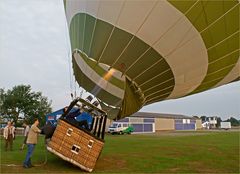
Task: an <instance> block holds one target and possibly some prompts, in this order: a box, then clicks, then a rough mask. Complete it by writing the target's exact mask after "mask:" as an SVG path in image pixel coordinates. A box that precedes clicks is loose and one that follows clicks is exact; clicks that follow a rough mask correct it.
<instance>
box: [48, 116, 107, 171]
mask: <svg viewBox="0 0 240 174" xmlns="http://www.w3.org/2000/svg"><path fill="white" fill-rule="evenodd" d="M105 124H106V115H104V114H103V115H95V116H93V126H92V129H91V130H86V129H84V128H81V127H78V126H76V125H74V124H73V123H71V122H70V121H69V120H67V119H65V118H60V119H59V120H58V124H57V127H56V130H55V131H54V134H53V136H52V138H51V140H50V142H49V143H48V145H47V149H48V151H50V152H52V153H54V154H55V155H57V156H58V157H60V158H62V159H63V160H66V161H68V162H70V163H72V164H74V165H76V166H78V167H80V168H81V169H82V170H85V171H87V172H92V171H93V169H94V167H95V165H96V162H97V160H98V158H99V156H100V154H101V151H102V149H103V146H104V132H105V131H104V130H105Z"/></svg>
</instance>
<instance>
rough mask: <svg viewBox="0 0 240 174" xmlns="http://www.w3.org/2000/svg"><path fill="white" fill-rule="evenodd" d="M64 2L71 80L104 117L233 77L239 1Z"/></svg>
mask: <svg viewBox="0 0 240 174" xmlns="http://www.w3.org/2000/svg"><path fill="white" fill-rule="evenodd" d="M65 6H66V16H67V21H68V26H69V32H70V39H71V48H72V52H73V53H72V62H73V70H74V75H75V78H76V80H77V82H78V83H79V85H80V86H82V87H83V88H85V89H86V90H87V91H88V92H90V93H92V94H93V95H95V96H96V97H98V98H99V99H100V101H102V102H101V104H102V107H103V108H104V109H105V110H106V111H108V115H109V117H110V118H117V119H119V118H123V117H125V116H129V115H131V114H133V113H135V112H136V111H138V110H139V109H141V108H142V107H143V106H146V105H149V104H152V103H155V102H159V101H163V100H168V99H175V98H180V97H184V96H187V95H192V94H196V93H199V92H203V91H206V90H208V89H212V88H215V87H218V86H221V85H224V84H227V83H230V82H233V81H237V80H239V68H240V65H239V2H238V1H237V0H232V1H199V0H194V1H175V0H169V1H162V0H159V1H155V0H153V1H122V0H118V1H70V0H67V1H66V2H65ZM103 103H106V104H108V105H112V106H115V108H112V107H108V105H104V104H103Z"/></svg>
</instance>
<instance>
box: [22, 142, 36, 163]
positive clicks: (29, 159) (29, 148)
mask: <svg viewBox="0 0 240 174" xmlns="http://www.w3.org/2000/svg"><path fill="white" fill-rule="evenodd" d="M27 147H28V150H27V155H26V158H25V160H24V163H23V165H24V166H27V167H29V166H31V165H32V164H31V156H32V154H33V150H34V148H35V144H27Z"/></svg>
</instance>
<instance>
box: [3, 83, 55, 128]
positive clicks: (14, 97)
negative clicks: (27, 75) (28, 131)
mask: <svg viewBox="0 0 240 174" xmlns="http://www.w3.org/2000/svg"><path fill="white" fill-rule="evenodd" d="M51 104H52V101H49V100H48V98H47V97H45V96H43V95H42V93H41V92H34V91H32V89H31V86H30V85H17V86H14V87H13V88H12V89H8V90H5V89H4V88H0V116H1V122H3V121H4V120H8V121H14V122H15V124H16V126H20V125H21V124H22V123H21V120H23V119H24V120H26V121H27V122H28V123H30V124H31V123H32V122H33V120H34V118H36V117H37V118H39V119H40V124H41V125H44V124H45V121H46V120H45V116H46V114H48V113H51V112H52V108H51ZM22 117H23V118H22Z"/></svg>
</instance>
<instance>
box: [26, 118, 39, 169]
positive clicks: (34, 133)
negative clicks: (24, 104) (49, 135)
mask: <svg viewBox="0 0 240 174" xmlns="http://www.w3.org/2000/svg"><path fill="white" fill-rule="evenodd" d="M38 125H39V120H38V119H37V118H36V119H34V123H33V125H32V126H31V128H30V130H29V133H28V137H27V147H28V150H27V155H26V158H25V160H24V163H23V167H24V168H30V167H33V165H32V164H31V156H32V154H33V151H34V148H35V145H36V144H37V140H38V134H39V133H41V130H40V129H39V128H38V127H37V126H38Z"/></svg>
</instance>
